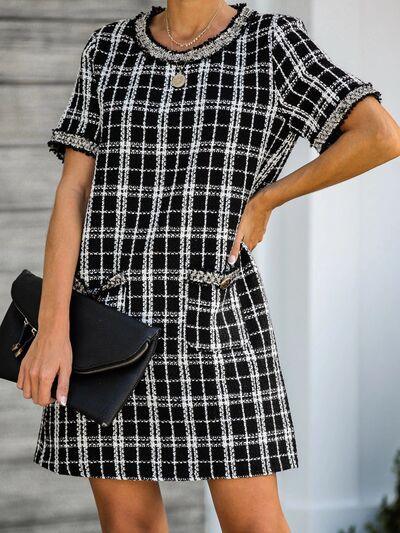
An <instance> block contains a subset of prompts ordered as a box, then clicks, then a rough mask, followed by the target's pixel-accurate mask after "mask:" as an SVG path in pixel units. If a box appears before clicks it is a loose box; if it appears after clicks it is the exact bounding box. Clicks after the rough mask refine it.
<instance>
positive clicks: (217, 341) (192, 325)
mask: <svg viewBox="0 0 400 533" xmlns="http://www.w3.org/2000/svg"><path fill="white" fill-rule="evenodd" d="M241 273H242V270H241V267H240V266H239V264H238V265H237V266H233V267H232V268H231V269H230V270H229V271H226V272H223V273H210V272H204V271H196V272H195V274H194V275H192V277H191V278H189V280H188V298H187V309H186V324H185V335H186V339H185V340H186V343H187V344H188V345H190V346H192V347H193V348H195V349H196V350H201V351H205V352H215V351H216V350H218V351H229V350H232V349H234V348H236V349H237V348H240V347H242V346H244V344H245V343H246V334H245V327H244V322H243V317H242V312H241V307H240V302H239V299H238V296H237V293H236V290H235V284H236V282H237V279H238V277H240V276H241ZM210 280H212V281H210Z"/></svg>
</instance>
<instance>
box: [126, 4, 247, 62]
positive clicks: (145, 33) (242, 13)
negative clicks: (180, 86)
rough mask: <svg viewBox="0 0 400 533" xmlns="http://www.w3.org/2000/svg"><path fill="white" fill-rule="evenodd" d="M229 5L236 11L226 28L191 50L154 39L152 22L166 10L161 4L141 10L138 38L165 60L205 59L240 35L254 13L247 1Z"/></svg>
mask: <svg viewBox="0 0 400 533" xmlns="http://www.w3.org/2000/svg"><path fill="white" fill-rule="evenodd" d="M228 5H229V6H230V7H233V8H235V9H236V13H235V14H234V15H233V17H232V18H231V19H230V21H229V22H228V24H227V25H226V26H225V28H224V29H223V30H221V31H220V32H219V33H218V34H217V35H213V36H211V37H208V39H206V40H205V41H203V42H202V43H200V44H198V45H196V46H193V47H192V48H190V49H189V50H171V49H170V48H168V47H167V46H165V45H163V44H161V43H159V42H158V41H156V40H155V39H154V37H153V35H152V33H151V31H150V23H151V20H152V19H153V17H154V16H155V15H157V14H158V13H161V12H162V11H164V10H165V8H164V7H163V6H161V5H152V6H151V7H150V9H148V10H147V11H141V12H140V13H139V14H138V16H137V17H136V18H135V21H134V22H135V24H134V26H135V27H134V31H135V36H136V40H137V42H138V43H139V45H140V46H141V48H142V49H143V50H144V51H145V52H147V53H148V54H150V55H151V56H153V57H155V58H158V59H161V60H164V61H171V62H178V63H179V62H182V63H188V62H191V61H196V60H199V59H203V58H205V57H208V56H209V55H211V54H213V53H215V52H217V51H218V50H220V49H221V48H223V47H224V46H226V45H228V44H229V43H230V42H231V41H233V40H234V39H235V37H237V36H238V35H239V33H240V31H241V29H242V28H243V27H244V26H245V23H246V22H247V20H248V18H249V15H250V14H251V13H252V9H251V8H250V7H249V6H248V5H247V4H246V2H239V3H235V4H228Z"/></svg>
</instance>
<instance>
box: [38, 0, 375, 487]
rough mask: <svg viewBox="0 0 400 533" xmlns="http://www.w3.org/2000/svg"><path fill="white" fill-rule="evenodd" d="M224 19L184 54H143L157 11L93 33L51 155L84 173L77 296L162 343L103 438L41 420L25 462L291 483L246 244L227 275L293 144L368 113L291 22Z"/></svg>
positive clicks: (280, 386)
mask: <svg viewBox="0 0 400 533" xmlns="http://www.w3.org/2000/svg"><path fill="white" fill-rule="evenodd" d="M233 6H234V7H235V8H236V9H237V12H236V15H235V16H234V18H233V19H232V20H231V22H230V24H229V26H228V27H227V28H225V30H223V31H222V32H221V33H220V34H218V35H217V36H216V37H213V38H210V39H208V40H207V41H206V42H205V43H202V44H201V45H199V46H197V47H195V49H192V50H190V51H186V52H182V51H180V52H173V51H170V50H168V49H166V48H165V47H164V46H162V45H160V44H158V43H157V42H156V41H154V39H153V38H152V35H151V33H150V31H149V21H150V20H151V17H152V16H153V15H154V14H155V13H157V12H159V11H160V10H161V9H162V8H161V7H160V6H153V7H152V8H151V9H150V10H149V11H146V12H140V13H139V14H138V15H137V16H136V17H135V18H133V19H123V20H119V21H116V22H113V23H111V24H107V25H105V26H103V27H101V28H99V29H98V30H96V31H95V32H94V33H93V34H92V35H91V36H90V39H89V40H88V42H87V44H86V45H85V47H84V49H83V52H82V56H81V63H80V69H79V72H78V76H77V79H76V83H75V86H74V89H73V92H72V95H71V98H70V101H69V102H68V105H67V107H66V109H65V111H64V113H63V114H62V116H61V118H60V121H59V123H58V125H57V127H56V128H55V129H54V130H53V132H52V136H51V139H50V140H49V143H48V144H49V148H50V150H52V151H53V152H55V154H56V155H57V156H58V157H59V158H60V159H61V160H63V158H64V153H65V147H66V146H70V147H72V148H74V149H76V150H80V151H83V152H85V153H87V154H89V155H91V156H93V157H95V158H96V167H95V175H94V179H93V184H92V189H91V194H90V198H89V202H88V208H87V212H86V218H85V223H84V231H83V235H82V243H81V250H80V255H79V261H78V265H77V269H76V280H75V285H74V287H75V288H76V289H77V290H81V291H82V292H85V291H86V292H89V293H91V294H92V295H95V297H96V298H98V299H99V301H101V302H103V303H104V304H105V305H111V306H115V307H116V308H118V309H119V310H121V311H123V312H126V313H128V314H130V315H132V316H135V317H137V318H138V319H140V320H143V321H144V322H147V323H148V324H152V325H156V326H159V327H160V328H161V330H162V336H161V338H160V341H159V344H158V347H157V352H156V354H155V356H154V358H153V360H152V361H151V363H150V364H149V366H148V367H147V369H146V372H145V375H144V377H143V379H142V380H141V382H140V383H139V385H138V386H137V388H136V389H135V391H134V392H133V393H132V394H131V395H130V397H129V398H128V401H127V402H126V404H125V405H124V407H123V408H122V410H121V411H120V413H119V415H118V416H117V418H116V420H115V421H114V422H113V424H112V426H111V427H106V428H105V427H102V426H99V425H98V424H97V423H95V422H94V421H92V420H90V419H88V418H86V417H85V416H83V415H81V414H80V413H78V412H75V411H73V410H72V409H70V408H68V407H62V406H60V405H56V404H52V405H50V406H48V407H46V408H44V410H43V416H42V422H41V426H40V431H39V436H38V442H37V447H36V451H35V455H34V461H36V462H37V463H38V464H40V465H42V466H43V467H45V468H47V469H49V470H52V471H54V472H57V473H59V474H67V475H72V476H84V477H101V478H115V479H153V480H197V479H207V478H236V477H248V476H256V475H266V474H271V473H272V472H278V471H281V470H285V469H290V468H296V467H297V466H298V455H297V449H296V439H295V432H294V426H293V421H292V417H291V412H290V408H289V402H288V397H287V393H286V389H285V384H284V379H283V375H282V371H281V367H280V363H279V357H278V352H277V346H276V340H275V337H274V332H273V327H272V323H271V318H270V312H269V307H268V301H267V297H266V294H265V292H264V288H263V283H262V280H261V277H260V273H259V270H258V267H257V265H256V262H255V260H254V257H253V255H252V253H251V251H250V250H249V249H248V248H247V246H246V245H245V244H244V243H243V244H242V245H241V250H240V254H239V258H238V260H237V262H236V264H235V265H234V267H233V270H232V269H231V267H229V265H228V264H227V262H226V258H227V255H228V253H229V250H230V247H231V245H232V243H233V239H234V237H235V233H236V228H237V225H238V223H239V220H240V216H241V214H242V213H243V210H244V208H245V205H246V202H247V201H248V199H249V198H250V197H251V196H252V195H253V194H254V193H255V192H257V191H258V190H259V189H260V188H261V187H263V186H265V185H267V184H268V183H271V182H273V181H274V180H275V179H277V177H278V175H279V173H280V171H281V169H282V167H283V165H284V163H285V161H286V159H287V157H288V155H289V153H290V152H291V150H292V149H293V146H294V144H295V142H296V140H297V138H298V137H299V136H304V137H306V138H308V139H309V141H310V143H311V144H312V145H313V146H314V147H315V148H317V149H318V150H319V151H323V150H324V149H326V148H327V147H328V146H329V144H331V143H332V142H333V141H334V139H336V138H337V137H338V136H339V135H340V130H339V127H340V124H341V121H343V119H344V117H345V116H346V114H348V113H349V112H350V110H351V108H352V106H354V105H355V103H356V102H357V101H359V100H360V99H361V98H363V97H364V96H366V95H368V94H373V95H375V96H376V97H377V98H379V96H380V95H379V93H377V91H375V90H374V89H373V88H372V86H371V84H369V83H365V82H363V81H362V80H360V79H358V78H356V77H355V76H352V75H350V74H348V73H345V72H344V71H342V70H341V69H340V68H338V67H337V66H335V65H334V64H333V63H332V62H331V61H330V60H329V59H328V57H327V56H326V55H325V54H324V53H323V52H322V51H321V50H320V49H319V48H318V47H317V45H316V44H315V43H313V41H312V40H311V39H310V38H309V36H308V35H307V32H306V29H305V27H304V25H303V23H302V22H301V21H300V20H299V19H296V18H293V17H289V16H284V15H266V14H260V13H258V12H257V11H255V10H253V9H250V8H249V7H248V6H247V5H246V4H245V3H240V4H233ZM178 68H181V69H182V70H183V72H184V74H185V76H186V77H187V82H186V84H185V85H184V86H183V87H180V88H176V87H173V86H172V85H171V79H172V77H173V75H174V74H175V73H176V72H177V70H178ZM227 276H228V277H229V278H230V282H229V283H227V284H226V286H222V287H221V286H220V285H221V283H214V282H213V281H215V280H219V281H221V280H223V279H224V278H226V277H227ZM209 280H211V281H212V282H209Z"/></svg>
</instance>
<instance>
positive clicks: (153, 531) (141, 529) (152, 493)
mask: <svg viewBox="0 0 400 533" xmlns="http://www.w3.org/2000/svg"><path fill="white" fill-rule="evenodd" d="M89 481H90V485H91V487H92V491H93V495H94V499H95V501H96V506H97V510H98V513H99V519H100V524H101V530H102V533H168V523H167V515H166V512H165V508H164V504H163V501H162V496H161V491H160V486H159V484H158V482H157V481H144V480H143V481H140V480H138V481H125V480H117V479H98V478H90V480H89Z"/></svg>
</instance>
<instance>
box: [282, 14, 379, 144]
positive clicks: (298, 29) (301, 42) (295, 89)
mask: <svg viewBox="0 0 400 533" xmlns="http://www.w3.org/2000/svg"><path fill="white" fill-rule="evenodd" d="M273 25H274V27H273V43H272V62H273V73H274V84H275V90H276V91H277V92H278V97H279V106H280V111H281V113H282V115H283V117H284V120H285V122H287V123H288V125H289V128H290V131H292V132H294V133H295V134H297V135H299V136H300V137H304V138H306V139H308V141H309V143H310V145H311V146H313V147H314V148H315V149H316V150H317V151H318V152H319V153H322V152H323V151H324V150H326V149H327V148H328V147H329V146H330V145H331V144H332V143H333V142H335V141H336V140H337V139H338V138H339V137H340V135H341V134H342V132H341V129H340V127H341V125H342V123H343V122H344V120H345V118H347V116H348V115H349V114H350V112H351V110H352V109H353V107H354V106H355V105H356V104H357V103H358V102H359V101H360V100H361V99H363V98H365V97H366V96H368V95H372V96H374V97H375V98H376V99H377V100H378V101H379V102H380V101H381V100H382V96H381V93H380V92H379V91H378V90H376V89H375V88H374V87H373V86H372V84H371V83H370V82H365V81H363V80H361V79H360V78H358V77H357V76H354V75H352V74H350V73H349V72H346V71H344V70H342V69H341V68H340V67H339V66H337V65H335V64H334V63H333V62H332V60H331V59H330V58H329V56H328V55H327V54H326V53H325V52H324V51H322V50H321V49H320V48H319V47H318V46H317V44H316V43H315V42H314V41H313V40H312V39H311V38H310V37H309V35H308V33H307V30H306V27H305V25H304V23H303V21H302V20H301V19H298V18H296V17H291V16H286V15H275V16H274V22H273Z"/></svg>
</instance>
